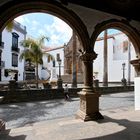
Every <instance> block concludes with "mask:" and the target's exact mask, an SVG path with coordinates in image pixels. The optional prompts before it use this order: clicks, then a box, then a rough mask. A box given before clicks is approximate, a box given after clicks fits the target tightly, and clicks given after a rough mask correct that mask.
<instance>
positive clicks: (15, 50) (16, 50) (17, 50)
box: [11, 46, 20, 53]
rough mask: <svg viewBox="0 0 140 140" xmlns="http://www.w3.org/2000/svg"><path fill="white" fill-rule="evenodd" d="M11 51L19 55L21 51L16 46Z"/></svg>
mask: <svg viewBox="0 0 140 140" xmlns="http://www.w3.org/2000/svg"><path fill="white" fill-rule="evenodd" d="M11 50H12V51H14V52H18V53H19V52H20V49H19V48H18V47H14V46H12V49H11Z"/></svg>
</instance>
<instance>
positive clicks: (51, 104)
mask: <svg viewBox="0 0 140 140" xmlns="http://www.w3.org/2000/svg"><path fill="white" fill-rule="evenodd" d="M133 106H134V94H133V92H123V93H116V94H108V95H102V96H101V97H100V110H101V111H105V110H110V109H113V110H116V108H117V109H118V108H124V107H133ZM78 109H79V98H72V99H71V101H69V102H67V101H65V100H64V99H55V100H47V101H40V102H28V103H15V104H14V103H12V104H3V105H0V118H1V119H3V120H5V122H6V128H8V129H11V128H17V127H23V126H26V125H29V124H32V123H35V122H40V121H46V120H51V119H56V118H62V117H69V116H75V114H76V112H77V110H78Z"/></svg>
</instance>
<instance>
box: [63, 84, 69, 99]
mask: <svg viewBox="0 0 140 140" xmlns="http://www.w3.org/2000/svg"><path fill="white" fill-rule="evenodd" d="M64 95H65V100H68V99H69V89H68V84H67V83H66V84H65V85H64Z"/></svg>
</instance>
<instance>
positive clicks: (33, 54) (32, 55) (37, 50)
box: [19, 36, 54, 88]
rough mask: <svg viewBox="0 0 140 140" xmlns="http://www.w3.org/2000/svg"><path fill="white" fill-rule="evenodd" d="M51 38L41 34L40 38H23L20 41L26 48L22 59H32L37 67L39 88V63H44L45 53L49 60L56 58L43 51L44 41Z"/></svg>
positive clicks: (21, 56)
mask: <svg viewBox="0 0 140 140" xmlns="http://www.w3.org/2000/svg"><path fill="white" fill-rule="evenodd" d="M45 39H46V40H49V38H48V37H45V36H41V37H39V38H38V39H36V40H35V39H32V38H28V39H26V40H23V41H21V42H20V44H21V46H23V47H24V48H25V49H24V50H23V52H22V53H21V55H20V58H19V59H20V60H22V59H25V61H26V60H30V61H31V62H32V63H33V64H34V65H35V68H36V85H37V88H38V66H39V64H40V65H42V64H43V55H45V56H47V57H48V61H50V60H54V58H53V56H52V55H50V54H49V53H44V52H43V51H42V49H43V47H44V41H45Z"/></svg>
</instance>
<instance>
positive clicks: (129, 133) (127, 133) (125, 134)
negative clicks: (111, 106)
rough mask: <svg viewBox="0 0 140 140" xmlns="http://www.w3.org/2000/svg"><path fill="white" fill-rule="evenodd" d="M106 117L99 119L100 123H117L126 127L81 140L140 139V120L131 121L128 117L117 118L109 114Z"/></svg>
mask: <svg viewBox="0 0 140 140" xmlns="http://www.w3.org/2000/svg"><path fill="white" fill-rule="evenodd" d="M104 117H105V119H104V120H101V121H99V122H98V123H107V122H112V123H117V124H118V125H120V126H123V127H124V128H125V129H123V130H122V131H119V132H116V133H112V134H109V135H104V136H99V137H94V138H85V139H80V140H140V122H138V121H137V122H135V121H130V120H127V119H121V120H117V119H112V118H110V117H107V116H104ZM112 129H113V128H112Z"/></svg>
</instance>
